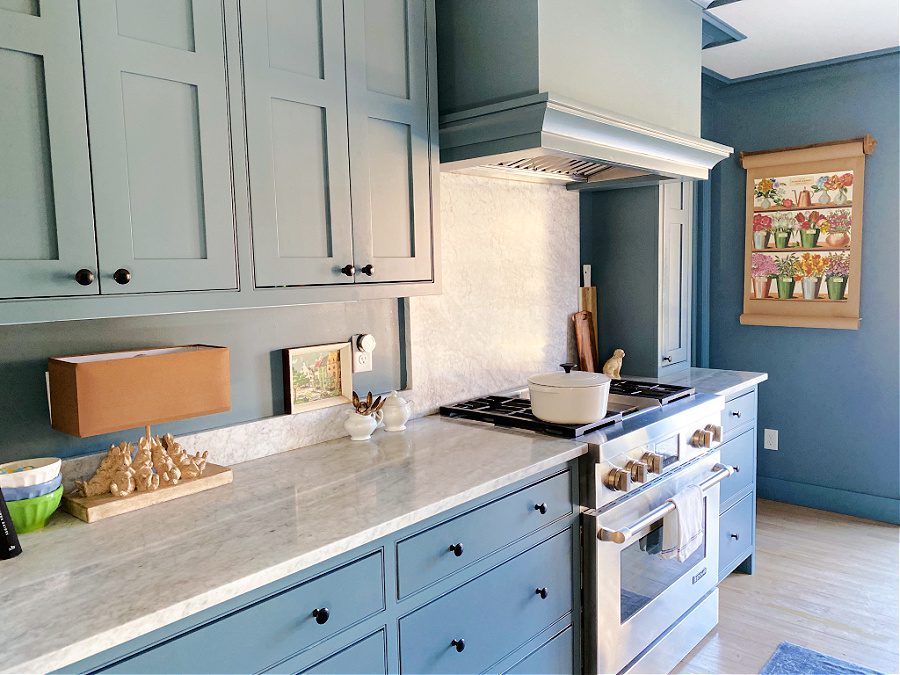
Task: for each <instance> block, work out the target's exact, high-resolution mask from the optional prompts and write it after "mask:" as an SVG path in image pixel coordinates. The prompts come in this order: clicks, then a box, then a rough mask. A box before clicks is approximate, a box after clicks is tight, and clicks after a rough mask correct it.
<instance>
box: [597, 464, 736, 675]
mask: <svg viewBox="0 0 900 675" xmlns="http://www.w3.org/2000/svg"><path fill="white" fill-rule="evenodd" d="M718 460H719V453H718V451H713V452H711V453H709V454H707V455H704V456H703V457H702V458H698V459H697V460H695V461H693V462H691V463H690V464H689V465H687V466H685V467H683V468H682V469H679V470H676V471H674V472H673V473H672V474H671V475H670V477H669V478H667V480H665V481H663V482H662V483H661V484H659V485H654V486H653V487H650V488H649V489H648V490H645V491H642V492H638V493H636V494H634V495H633V496H628V497H627V498H625V499H624V500H622V501H621V502H619V503H618V504H615V505H613V506H612V507H611V508H607V509H606V510H602V509H601V510H600V511H589V512H587V513H586V514H585V517H586V518H587V520H586V522H585V527H584V532H585V537H586V539H587V541H586V542H585V551H586V553H587V556H588V559H587V561H586V563H587V570H586V573H587V574H589V576H587V579H586V584H585V585H586V586H588V588H590V587H591V586H593V588H592V589H591V590H590V591H588V594H587V595H586V598H587V600H588V610H589V611H588V612H587V615H586V618H587V619H588V621H587V624H588V625H587V627H586V632H585V634H586V635H591V634H592V633H593V634H594V635H596V641H595V645H590V642H588V643H587V644H588V645H590V646H589V647H587V649H586V651H587V652H591V651H594V652H595V653H594V654H590V653H587V654H586V661H587V663H586V665H588V666H589V667H590V666H592V665H593V666H595V668H592V672H595V673H618V672H620V671H622V670H623V669H625V668H626V666H628V665H629V663H631V662H632V661H633V660H634V659H635V658H637V657H638V656H639V655H641V654H642V653H643V652H644V651H645V650H646V649H647V648H648V647H650V645H651V644H652V643H653V642H654V641H655V640H656V639H657V638H659V637H660V636H661V635H662V634H663V633H665V632H666V630H668V629H669V628H670V627H671V626H673V625H674V624H675V623H676V622H678V620H679V619H680V618H681V617H682V616H683V615H684V614H685V613H686V612H688V611H689V610H690V609H691V608H692V607H693V606H694V605H695V604H696V603H697V602H699V601H700V600H702V599H703V598H704V597H705V596H706V595H707V594H708V593H709V592H711V591H712V590H713V589H714V588H715V586H716V581H717V576H718V566H719V487H718V482H719V481H720V480H722V478H724V477H727V476H728V475H730V472H732V471H733V470H732V469H730V467H723V466H722V465H721V464H718ZM703 483H706V485H702V484H703ZM690 484H696V485H702V486H703V487H704V506H705V509H704V537H703V543H702V544H701V545H700V547H699V548H698V549H697V550H696V551H694V553H693V554H691V556H690V557H688V559H687V560H685V561H684V562H679V561H678V560H674V559H664V558H662V557H661V556H660V555H659V550H660V548H661V544H662V538H663V528H664V525H663V517H662V516H660V517H659V518H652V517H649V516H651V515H652V513H653V512H654V511H655V510H657V509H660V508H661V507H665V505H666V500H667V499H668V498H669V497H671V496H672V495H674V494H675V493H676V492H678V491H679V490H681V489H683V488H684V487H686V486H687V485H690ZM601 535H602V536H603V537H604V538H603V539H601V538H600V537H601ZM591 539H593V541H592V542H591V541H590V540H591ZM591 552H593V556H592V557H591ZM588 580H589V582H590V585H588V583H587V581H588ZM586 591H587V589H586ZM591 610H592V611H591ZM592 657H593V658H592Z"/></svg>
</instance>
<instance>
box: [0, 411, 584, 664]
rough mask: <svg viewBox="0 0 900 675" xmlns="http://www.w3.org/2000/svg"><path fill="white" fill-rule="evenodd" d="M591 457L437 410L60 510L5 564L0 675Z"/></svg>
mask: <svg viewBox="0 0 900 675" xmlns="http://www.w3.org/2000/svg"><path fill="white" fill-rule="evenodd" d="M586 452H587V446H586V444H584V443H581V442H578V441H567V440H561V439H556V438H551V437H548V436H541V435H537V434H533V433H530V432H522V431H514V430H499V429H496V428H494V427H487V426H484V425H482V424H479V423H472V422H466V421H461V420H448V419H444V418H441V417H436V416H432V417H427V418H423V419H420V420H416V421H414V422H412V423H410V425H409V427H408V429H407V431H406V432H405V433H402V434H388V433H385V432H383V431H379V432H378V433H377V434H376V435H375V436H374V437H373V438H372V440H371V441H365V442H353V441H350V440H349V439H347V438H343V439H339V440H336V441H329V442H327V443H320V444H318V445H314V446H310V447H307V448H302V449H299V450H294V451H291V452H285V453H282V454H279V455H273V456H271V457H265V458H263V459H257V460H253V461H249V462H244V463H242V464H237V465H235V466H234V482H233V483H232V484H230V485H226V486H223V487H219V488H216V489H213V490H209V491H207V492H203V493H200V494H197V495H193V496H190V497H184V498H181V499H176V500H174V501H171V502H167V503H164V504H159V505H156V506H153V507H151V508H147V509H143V510H140V511H135V512H132V513H128V514H125V515H121V516H117V517H114V518H110V519H108V520H103V521H100V522H97V523H93V524H91V525H88V524H86V523H82V522H81V521H78V520H75V519H74V518H72V517H71V516H68V515H66V514H63V513H59V514H57V515H55V516H54V518H53V520H52V521H51V523H50V525H49V526H48V527H47V528H46V529H44V530H42V531H40V532H35V533H32V534H26V535H23V536H22V538H21V540H22V546H23V549H24V553H23V554H22V555H20V556H18V557H17V558H14V559H12V560H6V561H0V625H2V626H3V648H2V650H0V671H3V672H17V673H26V672H28V673H30V672H46V671H49V670H53V669H56V668H61V667H64V666H66V665H68V664H70V663H74V662H75V661H79V660H81V659H83V658H86V657H88V656H91V655H93V654H96V653H99V652H101V651H103V650H105V649H108V648H110V647H114V646H116V645H118V644H121V643H123V642H126V641H128V640H130V639H132V638H135V637H138V636H140V635H143V634H145V633H148V632H150V631H152V630H155V629H156V628H160V627H161V626H164V625H166V624H168V623H171V622H173V621H176V620H178V619H181V618H183V617H185V616H187V615H190V614H192V613H195V612H198V611H201V610H203V609H206V608H208V607H211V606H213V605H216V604H218V603H221V602H224V601H226V600H229V599H231V598H234V597H236V596H238V595H240V594H242V593H245V592H247V591H251V590H254V589H256V588H259V587H261V586H264V585H265V584H267V583H270V582H272V581H276V580H278V579H281V578H283V577H285V576H287V575H290V574H292V573H294V572H298V571H300V570H303V569H306V568H308V567H310V566H312V565H314V564H316V563H319V562H322V561H323V560H327V559H328V558H331V557H333V556H336V555H339V554H340V553H343V552H345V551H348V550H350V549H353V548H356V547H358V546H361V545H364V544H366V543H368V542H370V541H373V540H375V539H378V538H379V537H382V536H385V535H387V534H390V533H392V532H396V531H397V530H400V529H402V528H404V527H406V526H408V525H412V524H414V523H417V522H420V521H422V520H425V519H427V518H429V517H431V516H434V515H436V514H439V513H441V512H443V511H446V510H448V509H451V508H453V507H455V506H458V505H459V504H462V503H464V502H467V501H469V500H472V499H476V498H478V497H481V496H482V495H485V494H487V493H489V492H492V491H494V490H498V489H501V488H503V487H505V486H507V485H510V484H512V483H514V482H516V481H518V480H520V479H523V478H527V477H529V476H532V475H535V474H537V473H539V472H541V471H543V470H545V469H548V468H551V467H553V466H556V465H559V464H561V463H563V462H566V461H569V460H571V459H574V458H575V457H579V456H580V455H583V454H585V453H586ZM460 467H464V468H465V469H464V470H462V471H461V470H460ZM123 589H127V595H125V594H124V593H125V591H123Z"/></svg>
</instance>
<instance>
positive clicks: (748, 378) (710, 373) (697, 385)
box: [623, 368, 769, 398]
mask: <svg viewBox="0 0 900 675" xmlns="http://www.w3.org/2000/svg"><path fill="white" fill-rule="evenodd" d="M623 377H625V378H627V379H631V380H654V381H659V382H662V383H663V384H679V385H682V386H685V387H693V388H694V389H696V390H697V391H698V392H701V393H704V394H715V395H717V396H724V397H726V398H728V397H729V396H732V395H734V394H737V393H738V392H740V391H741V390H743V389H749V388H750V387H753V386H755V385H757V384H759V383H760V382H765V381H766V380H768V379H769V374H768V373H754V372H751V371H749V370H719V369H717V368H687V369H686V370H682V371H681V372H679V373H672V374H671V375H665V376H663V377H658V378H656V377H653V378H651V377H634V376H631V375H623Z"/></svg>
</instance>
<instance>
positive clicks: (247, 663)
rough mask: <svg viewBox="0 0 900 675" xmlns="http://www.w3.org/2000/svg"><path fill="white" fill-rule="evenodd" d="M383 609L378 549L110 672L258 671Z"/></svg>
mask: <svg viewBox="0 0 900 675" xmlns="http://www.w3.org/2000/svg"><path fill="white" fill-rule="evenodd" d="M323 607H324V608H327V609H328V618H327V620H326V621H325V622H324V623H319V622H318V620H317V619H316V618H315V617H313V614H312V613H313V610H315V609H321V608H323ZM383 609H384V574H383V560H382V553H381V551H378V552H376V553H372V554H370V555H368V556H366V557H365V558H361V559H359V560H356V561H355V562H352V563H350V564H348V565H345V566H344V567H340V568H338V569H336V570H334V571H332V572H328V573H327V574H324V575H322V576H320V577H316V578H315V579H312V580H310V581H307V582H306V583H303V584H301V585H299V586H295V587H294V588H291V589H288V590H286V591H284V592H282V593H279V594H278V595H276V596H273V597H271V598H268V599H266V600H262V601H260V602H258V603H256V604H255V605H251V606H250V607H247V608H245V609H242V610H239V611H237V612H235V613H234V614H231V615H229V616H227V617H225V618H223V619H219V620H218V621H215V622H213V623H211V624H208V625H206V626H203V627H201V628H199V629H197V630H194V631H191V632H189V633H187V634H185V635H182V636H180V637H177V638H175V639H172V640H170V641H168V642H164V643H163V644H161V645H159V646H157V647H154V648H152V649H149V650H147V651H145V652H143V653H141V654H138V655H137V656H135V657H133V658H131V659H128V660H126V661H121V662H119V663H117V664H115V665H114V666H113V667H112V668H110V669H109V670H108V671H104V672H115V673H133V672H140V673H166V672H169V673H171V672H176V673H210V672H215V673H234V672H258V671H261V670H265V669H266V668H268V667H270V666H272V664H274V663H277V662H279V661H281V660H283V659H285V658H287V657H289V656H291V655H292V654H295V653H297V652H299V651H301V650H303V649H306V648H307V647H309V646H311V645H313V644H316V643H318V642H320V641H322V640H324V639H326V638H328V637H331V636H332V635H334V634H336V633H338V632H340V631H342V630H344V629H345V628H347V627H349V626H351V625H352V624H355V623H357V622H358V621H360V620H361V619H363V618H365V617H367V616H371V615H373V614H376V613H377V612H379V611H381V610H383ZM320 617H321V614H320Z"/></svg>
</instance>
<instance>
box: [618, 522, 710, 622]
mask: <svg viewBox="0 0 900 675" xmlns="http://www.w3.org/2000/svg"><path fill="white" fill-rule="evenodd" d="M703 519H704V521H703V530H704V534H705V531H706V513H705V509H704V516H703ZM663 522H664V521H663V520H658V521H656V522H655V523H653V525H651V526H650V530H649V532H647V534H646V535H644V536H643V537H641V538H640V539H637V540H635V541H634V542H633V543H631V544H630V545H629V546H626V547H625V548H624V549H622V552H621V554H620V567H621V569H620V570H619V574H620V577H619V578H620V579H621V580H622V586H621V588H622V590H621V598H620V607H621V617H620V620H621V622H622V623H625V622H626V621H627V620H628V619H630V618H631V617H632V616H634V615H635V614H636V613H637V612H638V611H640V610H641V609H642V608H644V607H646V606H647V605H649V604H650V602H651V601H652V600H653V599H654V598H656V597H657V596H658V595H660V594H661V593H662V592H663V591H665V590H666V589H667V588H668V587H669V586H671V585H672V584H673V583H675V582H676V581H678V579H680V578H681V577H682V576H684V575H685V574H686V573H687V572H688V571H689V570H690V569H692V568H693V567H694V565H696V564H697V563H699V562H700V561H701V560H703V559H704V558H705V557H706V536H704V537H703V543H702V544H701V545H700V547H699V548H698V549H697V550H696V551H694V552H693V553H692V554H691V555H690V556H689V557H688V559H687V560H685V561H684V562H678V560H675V559H667V558H663V557H662V556H660V554H659V552H660V551H661V550H662V542H663V527H664V526H663Z"/></svg>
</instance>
